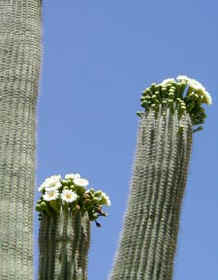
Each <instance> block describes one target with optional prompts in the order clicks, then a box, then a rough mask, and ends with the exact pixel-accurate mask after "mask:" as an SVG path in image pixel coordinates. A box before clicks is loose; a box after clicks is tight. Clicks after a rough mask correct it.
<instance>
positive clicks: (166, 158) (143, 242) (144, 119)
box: [110, 76, 212, 280]
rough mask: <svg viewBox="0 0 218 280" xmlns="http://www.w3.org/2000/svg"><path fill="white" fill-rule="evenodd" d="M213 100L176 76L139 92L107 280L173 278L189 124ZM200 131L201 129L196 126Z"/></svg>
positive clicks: (188, 152) (196, 121)
mask: <svg viewBox="0 0 218 280" xmlns="http://www.w3.org/2000/svg"><path fill="white" fill-rule="evenodd" d="M203 103H206V104H211V103H212V100H211V97H210V95H209V94H208V92H207V91H206V90H205V88H204V87H203V86H202V85H201V84H200V83H198V82H197V81H195V80H193V79H190V78H187V77H186V76H178V77H177V79H167V80H164V81H163V82H162V83H159V84H152V85H151V86H150V87H149V88H147V89H146V90H145V91H143V93H142V98H141V105H142V107H143V108H145V112H138V115H139V116H140V125H139V130H138V137H137V149H136V158H135V163H134V169H133V176H132V180H131V186H130V194H129V200H128V207H127V211H126V213H125V217H124V227H123V230H122V234H121V240H120V244H119V249H118V251H117V253H116V256H115V261H114V266H113V269H112V272H111V275H110V279H111V280H127V279H128V280H171V279H172V277H173V262H174V256H175V251H176V245H177V237H178V230H179V217H180V210H181V204H182V199H183V194H184V190H185V186H186V180H187V173H188V165H189V159H190V155H191V148H192V134H193V132H194V131H196V129H194V130H193V126H196V125H197V126H199V125H201V124H202V123H203V122H204V120H205V117H206V114H205V111H204V109H203V108H202V104H203ZM197 130H199V127H197Z"/></svg>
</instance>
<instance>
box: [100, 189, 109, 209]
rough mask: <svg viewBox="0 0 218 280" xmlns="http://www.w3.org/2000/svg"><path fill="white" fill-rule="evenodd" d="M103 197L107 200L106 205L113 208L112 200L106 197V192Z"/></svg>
mask: <svg viewBox="0 0 218 280" xmlns="http://www.w3.org/2000/svg"><path fill="white" fill-rule="evenodd" d="M101 195H102V197H103V199H104V200H105V205H107V206H111V200H110V198H109V196H108V195H106V193H104V192H102V194H101Z"/></svg>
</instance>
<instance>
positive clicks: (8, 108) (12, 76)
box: [0, 0, 41, 280]
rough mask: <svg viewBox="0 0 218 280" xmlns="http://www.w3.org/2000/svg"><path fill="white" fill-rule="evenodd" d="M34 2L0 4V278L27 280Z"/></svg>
mask: <svg viewBox="0 0 218 280" xmlns="http://www.w3.org/2000/svg"><path fill="white" fill-rule="evenodd" d="M40 9H41V7H40V0H11V1H9V0H2V1H0V279H1V280H7V279H16V280H30V279H32V277H33V275H32V274H33V254H32V251H33V240H32V232H33V193H34V184H35V179H34V173H35V110H36V102H37V91H38V80H39V71H40V13H41V11H40Z"/></svg>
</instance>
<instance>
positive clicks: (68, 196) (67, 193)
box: [61, 190, 78, 203]
mask: <svg viewBox="0 0 218 280" xmlns="http://www.w3.org/2000/svg"><path fill="white" fill-rule="evenodd" d="M77 198H78V195H77V194H76V193H75V192H73V191H71V190H63V192H62V194H61V199H62V200H63V201H66V202H68V203H71V202H73V201H75V200H77Z"/></svg>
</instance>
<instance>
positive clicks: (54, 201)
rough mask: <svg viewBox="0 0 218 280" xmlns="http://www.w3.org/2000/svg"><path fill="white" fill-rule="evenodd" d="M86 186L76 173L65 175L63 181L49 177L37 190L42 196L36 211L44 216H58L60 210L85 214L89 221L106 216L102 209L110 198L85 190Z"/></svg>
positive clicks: (87, 183)
mask: <svg viewBox="0 0 218 280" xmlns="http://www.w3.org/2000/svg"><path fill="white" fill-rule="evenodd" d="M88 185H89V182H88V180H87V179H84V178H81V177H80V174H78V173H76V174H67V175H66V176H65V178H64V179H62V178H61V176H60V175H54V176H51V177H49V178H47V179H46V180H45V181H44V182H43V183H42V185H41V186H40V187H39V189H38V190H39V191H40V192H41V193H42V195H41V197H40V199H39V200H38V201H37V203H36V211H38V212H40V214H46V215H54V214H58V213H59V212H60V210H61V209H63V210H64V209H66V210H70V212H71V213H72V214H75V213H76V212H77V211H80V212H81V213H82V214H84V213H85V212H87V213H88V216H89V219H90V221H95V220H96V219H97V218H98V217H99V216H106V215H107V214H106V213H105V212H104V211H103V210H102V207H103V205H106V206H110V205H111V201H110V198H109V197H108V196H107V195H106V194H105V193H104V192H102V191H100V190H97V191H96V190H94V189H93V188H90V189H87V187H88ZM96 224H99V223H96Z"/></svg>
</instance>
